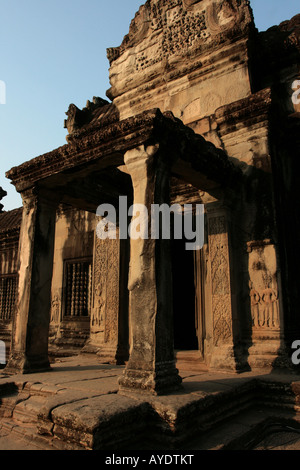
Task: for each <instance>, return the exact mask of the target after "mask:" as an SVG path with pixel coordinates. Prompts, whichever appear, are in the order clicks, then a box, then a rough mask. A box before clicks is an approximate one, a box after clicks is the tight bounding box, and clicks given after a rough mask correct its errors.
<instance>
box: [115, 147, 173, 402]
mask: <svg viewBox="0 0 300 470" xmlns="http://www.w3.org/2000/svg"><path fill="white" fill-rule="evenodd" d="M125 164H126V167H127V170H128V172H129V173H130V175H131V178H132V184H133V190H134V204H135V205H137V204H141V205H143V207H146V208H147V211H148V220H147V224H148V238H146V237H144V238H137V239H134V238H133V237H131V240H130V268H129V280H128V290H129V297H130V298H129V310H130V358H129V362H128V364H127V367H126V369H125V371H124V375H123V376H122V377H121V378H120V381H119V392H120V393H122V394H128V393H132V392H146V393H151V394H153V395H158V394H163V393H167V392H170V391H173V390H175V389H177V388H178V387H179V386H180V384H181V378H180V377H179V375H178V370H177V369H176V367H175V359H174V338H173V308H172V269H171V250H170V240H162V239H161V238H160V237H159V239H152V238H151V228H150V218H151V217H150V216H151V206H152V204H162V203H168V202H169V171H168V168H167V165H164V163H163V161H162V160H161V158H160V155H159V152H158V146H156V147H154V146H153V147H147V148H145V147H144V146H141V147H139V148H137V149H133V150H130V151H128V152H127V153H126V154H125ZM135 207H137V206H135ZM133 219H134V217H133Z"/></svg>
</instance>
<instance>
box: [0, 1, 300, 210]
mask: <svg viewBox="0 0 300 470" xmlns="http://www.w3.org/2000/svg"><path fill="white" fill-rule="evenodd" d="M142 3H143V0H110V1H109V2H108V1H106V0H0V18H1V24H0V81H3V82H5V84H6V104H5V105H3V104H0V186H2V187H3V189H5V190H6V191H7V193H8V195H7V196H6V197H5V198H4V199H3V200H2V203H3V204H4V210H11V209H13V208H15V207H19V206H20V205H21V199H20V196H19V195H18V194H17V193H16V191H15V189H14V187H13V186H12V185H11V184H10V182H9V181H8V180H7V179H6V178H5V172H6V171H7V170H9V169H10V168H11V167H13V166H17V165H19V164H21V163H23V162H24V161H27V160H30V159H31V158H34V157H36V156H38V155H41V154H43V153H45V152H49V151H51V150H53V149H55V148H57V147H59V146H61V145H64V144H65V143H66V140H65V136H66V130H65V129H64V126H63V124H64V119H65V118H66V116H65V112H66V111H67V109H68V106H69V104H70V103H75V104H76V105H77V106H78V107H79V108H82V107H84V106H85V104H86V101H87V100H88V99H90V100H91V99H92V98H93V96H101V97H103V98H106V96H105V93H106V90H107V89H108V88H109V82H108V67H109V64H108V60H107V58H106V48H107V47H113V46H118V45H120V43H121V42H122V39H123V37H124V35H125V34H127V32H128V29H129V24H130V21H131V19H132V18H133V17H134V15H135V12H136V11H137V10H138V8H139V6H140V5H141V4H142ZM251 5H252V8H253V10H254V16H255V22H256V26H257V27H258V29H259V30H265V29H267V28H269V27H270V26H272V25H274V24H278V23H280V22H281V21H284V20H286V19H289V18H291V17H292V16H294V15H295V14H297V13H300V3H299V0H286V1H285V2H283V1H282V0H252V1H251Z"/></svg>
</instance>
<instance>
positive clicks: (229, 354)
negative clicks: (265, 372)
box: [209, 344, 250, 373]
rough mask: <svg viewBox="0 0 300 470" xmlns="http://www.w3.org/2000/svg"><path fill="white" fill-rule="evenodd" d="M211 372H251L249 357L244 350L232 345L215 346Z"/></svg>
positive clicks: (210, 366)
mask: <svg viewBox="0 0 300 470" xmlns="http://www.w3.org/2000/svg"><path fill="white" fill-rule="evenodd" d="M209 370H216V371H224V372H231V373H241V372H246V371H249V370H250V367H249V364H248V362H247V357H246V355H245V354H243V352H242V350H240V349H239V348H236V347H234V346H232V345H228V344H224V345H220V346H215V348H214V350H213V351H212V354H211V360H210V364H209Z"/></svg>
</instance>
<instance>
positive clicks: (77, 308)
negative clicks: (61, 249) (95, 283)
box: [64, 258, 92, 318]
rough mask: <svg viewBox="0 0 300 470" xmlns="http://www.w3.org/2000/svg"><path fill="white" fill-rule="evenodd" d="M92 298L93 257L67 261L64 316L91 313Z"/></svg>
mask: <svg viewBox="0 0 300 470" xmlns="http://www.w3.org/2000/svg"><path fill="white" fill-rule="evenodd" d="M91 298H92V259H86V258H85V259H76V260H68V261H65V267H64V317H69V318H70V317H87V316H89V315H90V308H91Z"/></svg>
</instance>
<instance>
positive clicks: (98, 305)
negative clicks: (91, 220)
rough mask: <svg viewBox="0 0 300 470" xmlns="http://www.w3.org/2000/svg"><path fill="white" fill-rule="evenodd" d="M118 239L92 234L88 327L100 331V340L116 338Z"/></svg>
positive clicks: (105, 340)
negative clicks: (90, 304) (89, 316)
mask: <svg viewBox="0 0 300 470" xmlns="http://www.w3.org/2000/svg"><path fill="white" fill-rule="evenodd" d="M119 243H120V242H119V240H118V239H117V240H110V239H107V240H101V239H99V238H98V237H97V236H95V248H94V266H93V292H94V298H93V308H92V314H91V330H92V331H94V332H95V331H101V332H102V333H103V336H102V341H104V343H111V342H116V341H117V339H118V314H119V255H120V252H119Z"/></svg>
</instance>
